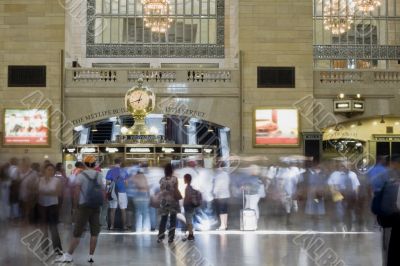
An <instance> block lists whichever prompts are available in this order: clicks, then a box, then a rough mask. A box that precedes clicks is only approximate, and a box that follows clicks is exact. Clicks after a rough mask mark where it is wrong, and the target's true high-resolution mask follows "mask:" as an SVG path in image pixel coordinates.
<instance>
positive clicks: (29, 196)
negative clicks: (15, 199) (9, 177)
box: [18, 157, 39, 224]
mask: <svg viewBox="0 0 400 266" xmlns="http://www.w3.org/2000/svg"><path fill="white" fill-rule="evenodd" d="M18 181H19V200H20V206H21V209H22V218H23V222H24V223H25V224H29V223H32V222H33V221H34V220H35V207H36V203H37V196H38V183H39V177H38V174H37V172H36V171H34V170H33V169H32V168H31V160H30V159H29V158H28V157H24V158H22V160H21V163H20V166H19V168H18Z"/></svg>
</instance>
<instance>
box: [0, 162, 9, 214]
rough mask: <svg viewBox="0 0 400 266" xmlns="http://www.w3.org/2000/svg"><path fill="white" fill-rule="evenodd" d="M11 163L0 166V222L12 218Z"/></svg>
mask: <svg viewBox="0 0 400 266" xmlns="http://www.w3.org/2000/svg"><path fill="white" fill-rule="evenodd" d="M9 168H10V163H5V164H2V165H0V195H1V197H0V201H1V202H2V205H0V221H3V220H7V219H8V218H9V217H10V184H11V180H10V177H9V175H8V170H9Z"/></svg>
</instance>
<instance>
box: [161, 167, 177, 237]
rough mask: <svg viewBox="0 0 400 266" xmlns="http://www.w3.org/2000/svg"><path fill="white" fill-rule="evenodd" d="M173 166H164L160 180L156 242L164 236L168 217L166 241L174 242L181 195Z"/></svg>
mask: <svg viewBox="0 0 400 266" xmlns="http://www.w3.org/2000/svg"><path fill="white" fill-rule="evenodd" d="M173 172H174V170H173V167H172V165H171V163H168V164H167V165H166V166H165V168H164V174H165V176H164V177H163V178H161V180H160V195H159V198H160V209H159V212H160V215H161V221H160V225H159V230H158V238H157V242H158V243H161V242H162V241H163V239H164V238H165V230H166V226H167V220H168V217H169V229H168V243H170V244H171V243H172V242H174V238H175V229H176V216H177V214H178V213H179V211H180V206H179V200H181V199H182V195H181V193H180V192H179V189H178V179H177V178H176V176H174V175H173Z"/></svg>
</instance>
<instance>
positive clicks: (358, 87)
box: [314, 70, 400, 95]
mask: <svg viewBox="0 0 400 266" xmlns="http://www.w3.org/2000/svg"><path fill="white" fill-rule="evenodd" d="M399 86H400V71H382V70H315V71H314V92H315V93H316V94H321V95H323V94H336V93H337V89H343V90H347V92H348V93H349V92H350V91H357V93H363V94H364V95H368V94H370V95H381V94H382V95H393V94H394V93H397V89H398V88H399Z"/></svg>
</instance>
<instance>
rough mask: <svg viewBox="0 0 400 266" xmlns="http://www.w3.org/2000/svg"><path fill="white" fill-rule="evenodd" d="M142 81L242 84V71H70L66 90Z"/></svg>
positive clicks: (67, 76) (120, 69) (116, 69)
mask: <svg viewBox="0 0 400 266" xmlns="http://www.w3.org/2000/svg"><path fill="white" fill-rule="evenodd" d="M139 78H142V79H143V80H144V81H146V82H152V83H192V84H196V83H197V84H199V83H207V82H212V83H231V82H238V79H239V71H238V70H231V69H137V68H135V69H124V68H112V69H105V68H104V69H103V68H68V69H66V80H65V82H66V86H67V87H69V86H72V87H74V86H76V85H80V86H85V85H86V86H87V85H89V84H99V83H100V84H101V83H103V84H115V83H123V84H126V83H132V82H136V81H137V80H138V79H139Z"/></svg>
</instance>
